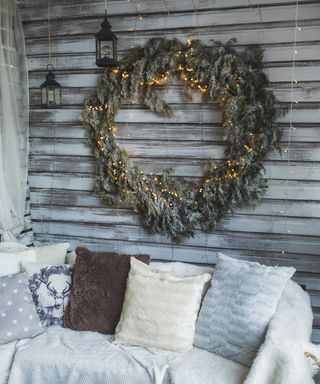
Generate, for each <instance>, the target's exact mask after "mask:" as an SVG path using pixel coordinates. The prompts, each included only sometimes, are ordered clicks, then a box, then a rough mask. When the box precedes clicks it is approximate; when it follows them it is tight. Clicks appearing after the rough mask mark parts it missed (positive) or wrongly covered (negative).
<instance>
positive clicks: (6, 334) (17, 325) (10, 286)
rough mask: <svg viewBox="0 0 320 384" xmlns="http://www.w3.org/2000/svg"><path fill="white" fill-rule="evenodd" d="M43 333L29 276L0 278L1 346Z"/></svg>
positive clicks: (22, 274) (17, 275)
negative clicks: (30, 287) (30, 288)
mask: <svg viewBox="0 0 320 384" xmlns="http://www.w3.org/2000/svg"><path fill="white" fill-rule="evenodd" d="M43 331H44V328H43V326H42V324H41V322H40V319H39V317H38V314H37V312H36V310H35V307H34V304H33V300H32V295H31V292H30V290H29V280H28V276H27V274H26V273H17V274H14V275H8V276H3V277H0V344H6V343H9V342H11V341H14V340H20V339H28V338H31V337H34V336H36V335H38V334H39V333H42V332H43Z"/></svg>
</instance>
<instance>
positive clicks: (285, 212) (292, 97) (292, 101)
mask: <svg viewBox="0 0 320 384" xmlns="http://www.w3.org/2000/svg"><path fill="white" fill-rule="evenodd" d="M298 16H299V0H297V2H296V12H295V25H294V39H293V50H292V51H293V52H292V68H291V87H290V107H289V130H288V142H287V146H286V148H285V149H284V153H286V154H287V177H286V189H285V192H284V194H283V197H284V198H285V207H284V210H282V211H280V213H281V214H283V215H284V234H288V233H291V230H288V190H289V174H292V173H293V170H292V169H290V166H291V136H292V131H294V130H295V129H296V128H295V127H294V126H293V107H294V105H295V104H298V103H299V101H298V100H297V99H296V98H295V95H294V93H295V92H294V87H295V86H296V85H297V84H298V80H297V79H296V75H295V63H296V56H297V55H298V50H297V34H298V32H300V31H301V27H300V26H299V25H298ZM285 252H286V251H285V249H282V254H285Z"/></svg>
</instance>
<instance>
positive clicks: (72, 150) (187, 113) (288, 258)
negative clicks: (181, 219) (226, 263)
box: [20, 0, 320, 338]
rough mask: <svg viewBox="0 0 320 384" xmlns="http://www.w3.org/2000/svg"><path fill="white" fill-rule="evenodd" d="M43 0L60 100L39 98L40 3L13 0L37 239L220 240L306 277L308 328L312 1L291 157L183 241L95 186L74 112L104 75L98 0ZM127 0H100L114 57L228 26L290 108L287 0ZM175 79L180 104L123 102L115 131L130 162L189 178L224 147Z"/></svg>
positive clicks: (313, 128)
mask: <svg viewBox="0 0 320 384" xmlns="http://www.w3.org/2000/svg"><path fill="white" fill-rule="evenodd" d="M51 3H52V4H53V5H52V12H51V14H52V36H53V37H52V49H53V57H54V59H53V64H54V65H55V67H56V75H57V80H58V81H59V82H60V83H61V84H62V85H63V87H64V89H63V108H62V109H61V110H56V111H49V110H42V109H40V108H39V95H40V94H39V85H40V84H41V82H42V81H43V79H44V69H45V68H46V65H47V62H48V58H47V53H48V41H47V35H48V32H47V21H46V18H47V8H46V5H47V2H44V1H43V2H40V4H39V1H38V0H21V1H20V4H21V10H22V12H23V19H24V27H25V33H26V38H27V49H28V57H29V69H30V95H31V105H32V110H31V143H30V145H31V156H30V176H29V183H30V188H31V208H32V221H33V229H34V232H35V237H36V242H37V243H43V242H44V243H46V242H53V241H70V242H71V243H72V245H73V246H74V245H76V244H80V243H81V244H86V245H87V246H89V247H90V248H93V249H111V250H113V249H115V250H118V251H124V252H131V253H132V252H147V253H150V254H151V255H152V256H153V257H155V258H158V259H166V260H171V259H174V260H182V261H193V262H197V263H212V264H214V263H215V261H216V255H217V251H223V252H225V253H226V254H229V255H234V256H237V257H240V258H244V259H250V260H257V261H260V262H263V263H267V264H272V265H275V264H279V265H293V266H294V267H295V268H296V269H297V270H298V272H297V274H296V279H297V281H299V282H300V283H303V284H306V285H307V288H308V290H309V292H310V295H311V298H312V304H313V307H314V309H315V311H314V312H315V328H317V327H319V328H320V319H319V311H320V292H319V289H320V282H319V276H320V275H319V273H320V251H319V250H320V183H319V180H320V166H319V165H320V164H319V163H320V109H319V105H320V87H319V85H320V68H319V63H320V3H319V1H308V0H307V1H303V4H301V5H300V9H299V25H300V26H301V28H302V30H301V31H298V33H297V40H298V45H297V50H298V55H297V62H296V79H297V80H298V81H299V83H298V84H297V86H296V87H295V99H297V100H299V104H296V105H294V111H293V122H294V126H295V127H296V130H294V131H293V132H292V136H291V141H292V142H291V151H290V157H291V163H290V164H289V166H288V162H287V160H288V157H287V156H288V153H283V154H282V155H280V154H279V153H271V154H269V156H268V158H267V159H266V161H265V168H266V177H268V179H269V190H268V192H267V194H266V196H265V198H264V200H263V201H262V203H261V204H259V205H258V206H257V207H256V208H254V209H246V210H236V211H235V214H234V215H233V216H231V215H230V216H228V217H227V218H226V219H225V220H224V221H223V222H222V223H221V225H220V226H219V228H218V229H217V231H216V232H215V233H214V234H205V233H202V232H199V233H197V235H196V237H195V238H194V239H189V240H186V241H184V242H183V243H182V244H180V245H175V244H172V243H171V241H170V240H169V239H167V238H163V237H161V236H158V235H150V234H148V233H146V232H145V231H144V230H143V228H142V227H141V226H140V225H139V217H138V216H137V215H135V214H134V213H133V212H132V210H131V209H130V208H128V207H107V206H105V205H104V204H103V203H102V202H101V201H100V200H99V198H97V197H96V196H95V194H94V193H93V188H94V174H95V163H94V160H93V158H92V157H91V154H90V150H89V149H88V148H87V147H86V146H85V139H84V133H85V129H84V127H83V126H82V125H81V122H80V121H79V116H80V114H81V110H82V105H83V102H84V100H85V98H86V97H88V96H90V95H92V94H93V93H94V92H95V87H96V85H97V81H98V79H99V77H100V74H101V70H100V69H98V68H97V67H96V66H95V64H94V40H93V34H94V33H95V32H97V30H98V29H99V23H100V21H101V16H102V15H103V12H104V9H103V7H104V2H103V1H99V2H98V1H87V0H69V1H63V0H55V1H51ZM131 3H133V4H134V6H132V4H131ZM131 3H130V2H128V1H127V0H120V1H118V0H116V1H112V0H109V1H108V13H109V14H110V23H111V24H112V27H113V30H114V32H116V34H117V36H118V38H119V49H120V56H121V55H122V54H123V53H125V52H126V51H127V50H128V49H129V48H130V47H131V46H135V45H137V44H143V43H144V42H146V41H147V40H148V39H149V38H150V37H154V36H164V37H167V38H172V37H178V38H180V39H182V40H187V39H188V38H192V39H197V38H199V39H201V40H202V41H203V42H204V43H206V44H208V45H210V44H211V42H210V40H211V39H212V38H214V39H216V40H222V41H227V40H228V39H230V38H231V37H236V38H237V39H238V42H237V45H238V47H239V49H242V48H243V47H245V46H247V45H248V44H252V43H258V44H261V45H262V47H263V48H264V49H265V56H264V61H265V64H264V65H265V71H266V73H267V75H268V76H269V79H270V82H271V83H270V86H271V87H272V89H273V90H274V92H275V94H276V96H277V97H278V98H279V101H280V104H279V107H288V105H289V101H290V91H291V90H290V86H291V83H290V81H291V79H292V72H291V71H292V70H291V68H292V53H293V50H292V45H293V36H294V18H295V1H289V0H269V1H268V0H265V1H262V0H251V1H249V0H229V1H224V0H215V1H213V0H194V4H195V7H196V8H197V12H195V11H194V6H193V1H192V0H170V1H169V0H152V1H151V0H131ZM301 3H302V2H301ZM138 5H139V6H138ZM136 9H138V10H139V12H140V13H141V15H142V16H143V18H142V19H141V20H140V18H139V17H137V14H136ZM179 88H180V87H179V86H178V85H177V86H175V87H173V90H172V91H171V92H168V93H166V92H164V93H163V94H164V97H165V98H166V99H167V100H169V102H170V103H172V105H173V108H174V110H175V111H176V114H175V116H174V117H173V118H171V119H162V118H159V117H157V116H155V115H152V114H151V113H150V112H149V111H146V110H145V108H144V107H143V106H141V105H131V104H128V105H124V106H123V108H122V110H121V112H120V113H119V115H118V118H117V120H118V126H119V130H118V137H119V141H121V144H122V145H124V147H125V148H127V150H128V151H129V154H130V156H131V158H132V161H134V162H135V163H137V164H139V165H140V166H141V167H142V168H143V169H144V170H146V171H149V172H161V171H162V170H163V169H164V168H166V167H168V166H171V167H173V168H174V173H175V174H176V175H184V176H189V177H197V176H199V175H201V172H202V164H203V161H204V160H205V159H206V158H208V157H211V158H221V156H222V155H223V142H222V138H223V132H222V131H221V124H220V114H219V111H217V110H216V109H215V106H214V105H213V104H212V103H208V102H207V101H205V100H201V97H200V96H199V95H195V97H194V99H193V101H186V100H185V99H184V98H183V97H182V96H181V93H179V92H178V91H179ZM288 121H289V115H288V114H286V115H284V116H283V117H281V118H280V119H279V124H281V126H282V127H283V128H284V136H283V143H282V147H283V148H286V146H287V141H288ZM286 193H287V194H288V202H287V204H286V198H285V194H286ZM283 211H284V212H287V214H284V213H283ZM285 216H287V218H285ZM283 250H284V253H283ZM316 337H317V332H315V338H316ZM319 338H320V337H319Z"/></svg>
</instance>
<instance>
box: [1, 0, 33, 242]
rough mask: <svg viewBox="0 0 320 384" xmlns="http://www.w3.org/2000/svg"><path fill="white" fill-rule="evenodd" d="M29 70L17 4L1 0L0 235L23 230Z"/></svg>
mask: <svg viewBox="0 0 320 384" xmlns="http://www.w3.org/2000/svg"><path fill="white" fill-rule="evenodd" d="M28 105H29V98H28V72H27V61H26V52H25V41H24V34H23V29H22V23H21V20H20V16H19V9H18V4H17V3H16V1H15V0H0V236H1V240H2V241H14V240H15V236H16V235H18V234H19V233H20V232H21V231H22V230H23V227H24V225H23V220H24V211H25V199H26V189H27V169H28V150H29V148H28V142H29V121H28V116H29V107H28Z"/></svg>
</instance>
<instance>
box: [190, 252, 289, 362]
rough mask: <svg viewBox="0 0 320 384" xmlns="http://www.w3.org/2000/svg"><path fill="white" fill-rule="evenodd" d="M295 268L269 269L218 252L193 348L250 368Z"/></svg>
mask: <svg viewBox="0 0 320 384" xmlns="http://www.w3.org/2000/svg"><path fill="white" fill-rule="evenodd" d="M294 272H295V269H294V268H286V267H268V266H265V265H261V264H259V263H254V262H248V261H240V260H237V259H233V258H230V257H227V256H225V255H223V254H222V253H219V255H218V263H217V265H216V268H215V271H214V274H213V277H212V284H211V288H210V289H209V291H208V293H207V295H206V296H205V298H204V301H203V304H202V308H201V310H200V314H199V318H198V321H197V325H196V334H195V339H194V345H195V346H197V347H199V348H203V349H206V350H208V351H209V352H213V353H215V354H217V355H219V356H223V357H226V358H228V359H231V360H234V361H236V362H238V363H241V364H243V365H247V366H250V365H251V364H252V362H253V360H254V358H255V356H256V354H257V351H258V349H259V347H260V345H261V344H262V343H263V341H264V337H265V334H266V331H267V328H268V325H269V322H270V319H271V318H272V316H273V314H274V313H275V310H276V308H277V305H278V302H279V300H280V297H281V295H282V292H283V290H284V288H285V286H286V284H287V282H288V280H289V279H290V278H291V276H292V275H293V274H294Z"/></svg>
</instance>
